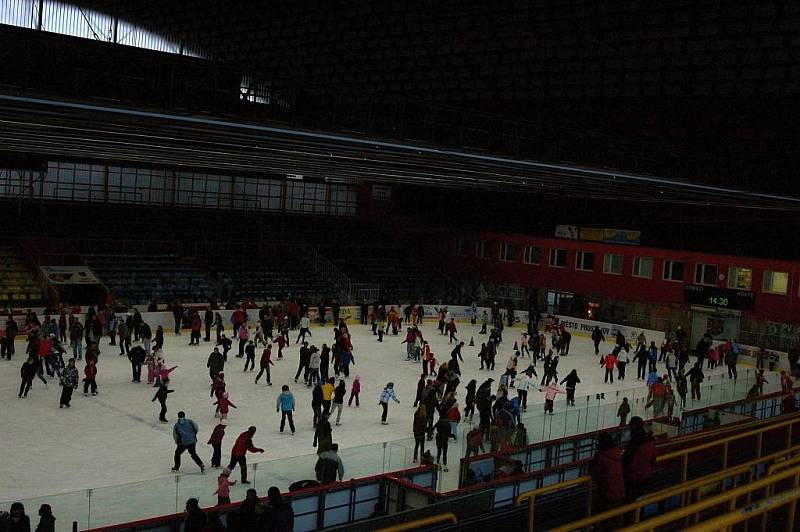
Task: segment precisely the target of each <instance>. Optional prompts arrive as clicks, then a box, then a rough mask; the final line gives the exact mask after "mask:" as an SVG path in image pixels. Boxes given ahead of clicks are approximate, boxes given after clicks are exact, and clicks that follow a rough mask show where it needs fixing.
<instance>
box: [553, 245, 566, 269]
mask: <svg viewBox="0 0 800 532" xmlns="http://www.w3.org/2000/svg"><path fill="white" fill-rule="evenodd" d="M549 264H550V267H551V268H566V267H567V250H566V249H556V248H552V249H551V250H550V262H549Z"/></svg>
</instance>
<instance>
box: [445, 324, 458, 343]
mask: <svg viewBox="0 0 800 532" xmlns="http://www.w3.org/2000/svg"><path fill="white" fill-rule="evenodd" d="M445 330H446V331H447V334H449V335H450V341H449V342H448V343H451V344H452V343H453V340H455V341H456V342H458V338H456V333H457V332H458V329H456V320H455V318H450V321H449V322H447V325H446V326H445Z"/></svg>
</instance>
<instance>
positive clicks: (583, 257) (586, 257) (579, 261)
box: [575, 251, 594, 272]
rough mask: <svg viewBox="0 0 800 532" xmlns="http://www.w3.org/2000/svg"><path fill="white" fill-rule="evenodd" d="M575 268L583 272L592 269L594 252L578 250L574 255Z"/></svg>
mask: <svg viewBox="0 0 800 532" xmlns="http://www.w3.org/2000/svg"><path fill="white" fill-rule="evenodd" d="M575 269H576V270H581V271H584V272H591V271H594V253H592V252H590V251H579V252H578V253H576V255H575Z"/></svg>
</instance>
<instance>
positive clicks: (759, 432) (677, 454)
mask: <svg viewBox="0 0 800 532" xmlns="http://www.w3.org/2000/svg"><path fill="white" fill-rule="evenodd" d="M796 423H800V419H798V418H794V419H790V420H787V421H782V422H780V423H775V424H774V425H769V426H766V427H760V428H757V429H754V430H750V431H747V432H743V433H741V434H735V435H733V436H728V437H726V438H722V439H720V440H716V441H713V442H708V443H703V444H700V445H697V446H694V447H687V448H686V449H680V450H678V451H673V452H671V453H667V454H665V455H662V456H659V457H658V458H657V459H656V460H657V461H658V462H666V461H668V460H672V459H675V458H681V459H682V460H683V468H682V470H681V480H682V481H683V482H685V481H686V480H687V477H688V474H689V455H690V454H691V453H696V452H699V451H703V450H705V449H713V448H715V447H719V446H720V445H722V446H723V452H722V462H723V463H722V466H723V468H727V467H728V447H729V444H730V443H731V442H734V441H737V440H741V439H744V438H750V437H753V436H756V437H757V438H758V441H757V444H756V456H757V457H761V452H762V449H763V445H762V443H763V435H764V433H765V432H767V431H772V430H775V429H779V428H781V427H787V426H788V427H789V431H788V434H787V438H786V440H787V446H791V442H792V427H793V426H794V424H796Z"/></svg>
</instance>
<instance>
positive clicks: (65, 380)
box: [58, 358, 78, 408]
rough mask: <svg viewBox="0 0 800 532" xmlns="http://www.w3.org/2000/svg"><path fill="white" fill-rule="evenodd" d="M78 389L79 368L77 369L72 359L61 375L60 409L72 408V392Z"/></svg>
mask: <svg viewBox="0 0 800 532" xmlns="http://www.w3.org/2000/svg"><path fill="white" fill-rule="evenodd" d="M77 387H78V368H76V367H75V359H74V358H70V359H69V361H68V362H67V367H66V368H64V371H63V372H62V373H61V400H60V401H59V403H58V407H59V408H64V407H65V406H66V407H67V408H69V407H70V402H71V401H72V392H73V391H75V389H76V388H77Z"/></svg>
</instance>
